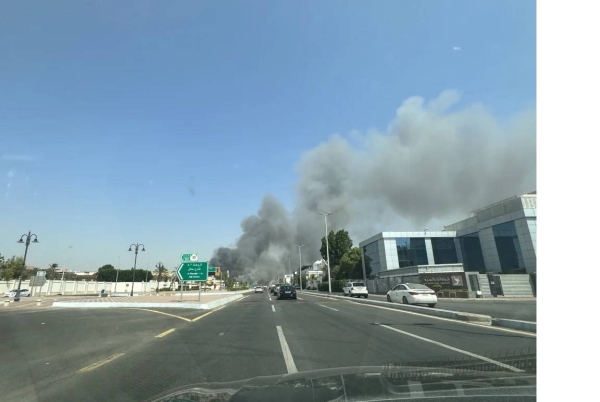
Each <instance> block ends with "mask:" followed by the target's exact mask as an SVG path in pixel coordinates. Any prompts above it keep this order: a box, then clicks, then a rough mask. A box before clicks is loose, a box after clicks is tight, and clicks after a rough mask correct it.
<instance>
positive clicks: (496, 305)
mask: <svg viewBox="0 0 600 402" xmlns="http://www.w3.org/2000/svg"><path fill="white" fill-rule="evenodd" d="M369 298H371V299H373V300H382V301H385V300H386V297H385V295H373V294H371V295H369ZM435 308H439V309H442V310H452V311H462V312H465V313H474V314H485V315H489V316H491V317H492V318H507V319H510V320H521V321H533V322H535V320H536V302H535V300H507V299H502V300H488V299H486V300H477V299H475V300H469V301H466V300H459V299H455V300H444V299H438V302H437V304H436V305H435Z"/></svg>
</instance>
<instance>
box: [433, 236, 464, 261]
mask: <svg viewBox="0 0 600 402" xmlns="http://www.w3.org/2000/svg"><path fill="white" fill-rule="evenodd" d="M431 247H432V248H433V259H434V261H435V263H436V264H457V263H458V256H457V255H456V245H455V244H454V238H452V237H432V238H431Z"/></svg>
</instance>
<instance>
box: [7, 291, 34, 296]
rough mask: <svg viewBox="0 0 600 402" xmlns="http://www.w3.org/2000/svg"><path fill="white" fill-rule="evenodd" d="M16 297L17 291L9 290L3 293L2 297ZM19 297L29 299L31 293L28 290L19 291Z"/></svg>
mask: <svg viewBox="0 0 600 402" xmlns="http://www.w3.org/2000/svg"><path fill="white" fill-rule="evenodd" d="M16 295H17V289H13V290H9V291H8V292H6V293H4V297H15V296H16ZM19 297H31V292H30V291H29V289H21V292H20V293H19Z"/></svg>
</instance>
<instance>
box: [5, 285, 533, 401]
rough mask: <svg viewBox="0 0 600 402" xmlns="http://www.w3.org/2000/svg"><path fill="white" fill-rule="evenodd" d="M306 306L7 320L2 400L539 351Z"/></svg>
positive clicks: (524, 337)
mask: <svg viewBox="0 0 600 402" xmlns="http://www.w3.org/2000/svg"><path fill="white" fill-rule="evenodd" d="M300 297H301V299H302V300H281V301H277V300H274V299H273V300H270V299H269V296H268V295H267V294H266V293H265V294H260V293H259V294H252V293H251V294H249V295H248V296H246V297H244V298H243V299H241V300H238V301H236V302H233V303H230V304H228V305H226V306H225V307H223V308H220V309H216V310H213V311H208V312H206V311H204V312H202V311H198V310H184V309H170V310H165V309H161V310H155V311H146V310H139V309H53V308H41V309H39V308H38V309H35V308H23V309H20V310H17V309H14V310H11V311H1V312H0V333H1V334H2V336H3V342H1V343H0V354H1V355H2V357H3V362H4V364H2V365H1V366H0V389H2V390H3V391H2V394H0V400H2V401H4V400H6V401H12V400H19V401H21V402H22V401H58V400H76V401H98V400H107V401H113V400H115V401H117V400H118V401H141V400H147V399H148V398H151V397H152V396H155V395H157V394H159V393H161V392H164V391H166V390H168V389H170V388H174V387H179V386H184V385H189V384H196V383H201V382H209V381H219V382H226V381H235V380H241V379H247V378H252V377H256V376H263V375H274V374H284V373H288V372H294V370H298V371H300V372H302V371H307V370H316V369H323V368H335V367H349V366H365V365H371V366H383V365H387V364H394V363H402V362H403V363H407V362H425V361H429V362H437V361H440V359H444V360H448V359H464V358H469V359H474V360H475V361H478V362H479V361H481V357H487V358H490V359H492V361H493V362H496V361H506V360H502V356H504V355H506V353H512V352H515V351H517V352H518V351H522V350H535V345H536V339H535V335H532V334H529V335H528V334H523V333H519V332H516V331H510V330H503V329H498V328H491V327H482V326H477V325H473V324H466V323H459V322H455V321H450V320H445V319H437V318H433V317H428V316H421V315H418V314H413V313H406V312H401V311H396V310H388V309H385V308H378V307H371V306H365V305H359V304H356V303H350V302H348V301H345V300H328V299H325V298H322V297H318V296H315V295H305V294H303V295H301V296H300ZM286 345H287V346H286ZM467 354H470V356H467ZM473 356H475V357H473ZM478 356H479V357H478ZM436 364H437V363H436ZM440 364H441V363H440ZM492 365H497V364H496V363H492Z"/></svg>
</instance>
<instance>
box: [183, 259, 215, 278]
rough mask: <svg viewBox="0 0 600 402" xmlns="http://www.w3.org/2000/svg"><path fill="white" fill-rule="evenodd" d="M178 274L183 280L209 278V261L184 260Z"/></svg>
mask: <svg viewBox="0 0 600 402" xmlns="http://www.w3.org/2000/svg"><path fill="white" fill-rule="evenodd" d="M177 276H178V277H179V279H181V280H182V281H183V282H186V281H205V280H206V279H207V278H208V261H204V262H182V263H181V265H180V266H179V268H178V269H177Z"/></svg>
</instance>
